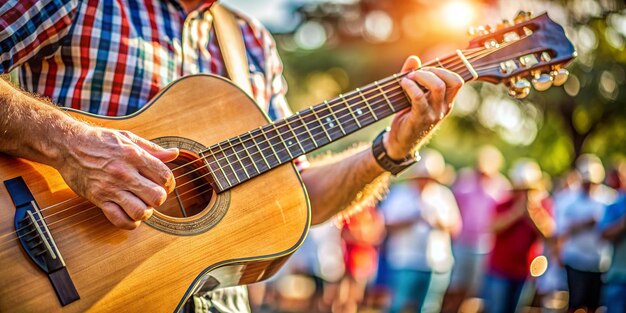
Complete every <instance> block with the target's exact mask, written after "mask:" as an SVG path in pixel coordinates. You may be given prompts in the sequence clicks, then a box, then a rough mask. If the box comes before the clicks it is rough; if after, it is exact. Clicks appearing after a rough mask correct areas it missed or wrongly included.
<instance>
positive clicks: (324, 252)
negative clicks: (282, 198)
mask: <svg viewBox="0 0 626 313" xmlns="http://www.w3.org/2000/svg"><path fill="white" fill-rule="evenodd" d="M420 154H421V157H422V159H421V160H420V161H419V162H418V163H417V164H416V165H414V166H413V167H411V168H410V169H409V170H407V172H405V173H403V174H402V175H401V176H400V177H398V179H397V180H396V181H395V182H394V183H393V184H392V186H391V188H390V191H389V194H388V195H387V197H386V198H385V199H384V200H383V201H382V202H380V203H379V205H378V207H370V208H366V209H364V210H362V211H361V212H359V213H357V214H355V215H354V216H352V217H351V218H349V219H348V220H346V221H345V222H344V223H342V224H341V225H336V224H327V225H322V226H318V227H314V228H313V229H312V230H311V232H310V234H309V236H308V238H307V239H306V240H305V242H304V244H303V246H302V247H301V248H300V249H299V250H298V252H297V253H296V254H295V255H293V256H292V257H291V259H290V260H289V261H288V262H287V264H286V266H285V267H284V268H283V269H282V270H281V272H280V273H279V274H278V275H277V276H276V277H274V278H273V279H272V280H270V281H269V282H265V283H261V284H257V285H252V286H250V295H251V300H252V305H253V311H255V312H340V313H342V312H345V313H350V312H392V313H396V312H487V313H509V312H596V311H598V310H599V311H598V312H600V311H602V312H608V313H614V312H626V240H624V237H625V234H626V163H617V164H614V165H612V166H610V167H608V170H606V171H605V167H604V165H603V164H602V162H601V161H600V159H599V158H598V157H596V156H594V155H590V154H585V155H582V156H580V157H579V158H578V160H577V161H576V166H575V169H574V170H572V171H570V172H568V173H567V174H566V175H565V176H563V177H561V178H558V179H552V178H550V177H549V176H548V175H547V174H545V173H543V172H542V170H541V168H540V167H539V165H538V164H537V163H536V162H535V161H533V160H530V159H519V160H515V161H514V162H513V164H512V165H511V166H510V171H509V173H508V175H507V176H508V178H507V177H505V176H504V175H503V174H501V172H500V170H501V167H502V165H503V161H504V160H503V158H502V155H501V154H500V152H499V151H498V150H497V149H496V148H494V147H492V146H485V147H482V148H481V149H479V151H478V153H477V156H476V162H475V166H473V167H472V168H464V169H460V170H459V171H458V172H455V170H454V169H453V168H452V167H451V166H448V165H446V163H445V160H444V158H443V156H442V155H441V154H440V153H439V152H437V151H435V150H430V149H424V150H422V151H421V152H420Z"/></svg>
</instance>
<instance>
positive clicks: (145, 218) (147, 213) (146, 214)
mask: <svg viewBox="0 0 626 313" xmlns="http://www.w3.org/2000/svg"><path fill="white" fill-rule="evenodd" d="M152 213H154V209H153V208H148V209H147V210H146V211H145V212H143V217H142V218H141V220H142V221H145V220H147V219H149V218H150V216H152Z"/></svg>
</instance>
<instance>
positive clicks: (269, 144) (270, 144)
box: [259, 127, 282, 165]
mask: <svg viewBox="0 0 626 313" xmlns="http://www.w3.org/2000/svg"><path fill="white" fill-rule="evenodd" d="M259 130H260V131H261V134H263V137H265V141H266V142H267V145H268V146H270V149H272V152H273V153H274V157H276V160H277V161H278V164H281V163H282V161H281V160H280V156H278V153H276V150H274V145H273V144H272V142H271V141H270V140H269V138H268V137H267V134H266V133H265V131H264V130H263V128H262V127H259ZM278 164H277V165H278Z"/></svg>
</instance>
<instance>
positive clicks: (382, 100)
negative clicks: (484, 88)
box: [3, 84, 402, 237]
mask: <svg viewBox="0 0 626 313" xmlns="http://www.w3.org/2000/svg"><path fill="white" fill-rule="evenodd" d="M387 85H389V84H387ZM400 88H401V87H394V88H392V89H390V90H388V91H387V92H392V91H394V90H397V89H400ZM370 91H371V90H370ZM401 94H402V92H400V93H396V94H394V95H389V96H388V97H390V98H394V97H396V96H398V95H401ZM376 97H382V96H381V95H378V94H377V95H375V96H374V97H370V98H369V100H371V99H373V98H376ZM350 99H353V98H350ZM364 100H366V99H365V98H364ZM386 100H387V99H380V101H377V102H376V103H375V104H380V103H383V102H385V101H386ZM394 100H395V99H394ZM365 102H366V101H365ZM355 104H363V102H359V103H355ZM355 104H352V105H355ZM346 109H347V108H346ZM346 109H342V110H340V111H343V110H346ZM385 109H386V107H385ZM340 111H337V112H340ZM349 115H350V113H348V114H345V115H342V116H340V117H339V119H340V118H343V117H346V116H349ZM366 117H367V116H366ZM367 118H368V119H369V117H367ZM371 118H373V119H374V121H376V118H375V117H374V116H373V115H372V117H371ZM366 122H370V121H366ZM319 127H323V126H322V125H320V126H318V128H319ZM313 129H314V128H313ZM266 149H267V148H266ZM284 150H287V147H286V146H285V149H279V150H278V151H281V152H282V151H284ZM230 156H232V155H230ZM277 160H280V159H278V158H277ZM196 170H197V169H196ZM209 170H212V169H211V168H209ZM239 172H240V171H239ZM237 173H238V171H235V173H233V175H237ZM209 174H210V173H207V174H204V175H202V176H200V177H197V178H195V179H193V180H192V181H189V182H186V183H183V184H182V185H180V186H178V187H179V188H180V187H182V186H184V185H186V184H189V183H191V182H193V181H194V180H198V179H201V178H203V177H205V176H207V175H209ZM181 176H182V175H181ZM76 198H78V197H76ZM173 199H174V198H171V199H169V200H173ZM68 200H69V199H68ZM66 201H67V200H66ZM166 201H167V200H166ZM84 203H89V202H88V201H84V202H82V203H79V204H76V205H73V206H71V207H69V208H66V209H63V210H61V211H59V212H56V213H53V214H51V215H49V216H46V217H42V219H43V220H45V219H47V218H50V217H52V216H53V215H57V214H60V213H62V212H65V211H67V210H69V209H71V208H73V207H76V206H79V205H82V204H84ZM51 207H52V206H50V207H47V208H45V209H43V210H41V211H44V210H47V209H49V208H51ZM23 228H24V227H22V228H21V229H23ZM21 229H18V230H16V231H15V232H17V231H20V230H21ZM7 235H10V234H7ZM5 236H6V235H5ZM3 237H4V236H3Z"/></svg>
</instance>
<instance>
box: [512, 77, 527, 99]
mask: <svg viewBox="0 0 626 313" xmlns="http://www.w3.org/2000/svg"><path fill="white" fill-rule="evenodd" d="M529 93H530V83H529V82H528V80H526V79H524V78H521V79H518V80H516V81H515V82H514V83H513V84H511V86H510V87H509V96H511V97H513V98H515V99H524V98H526V97H527V96H528V94H529Z"/></svg>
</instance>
